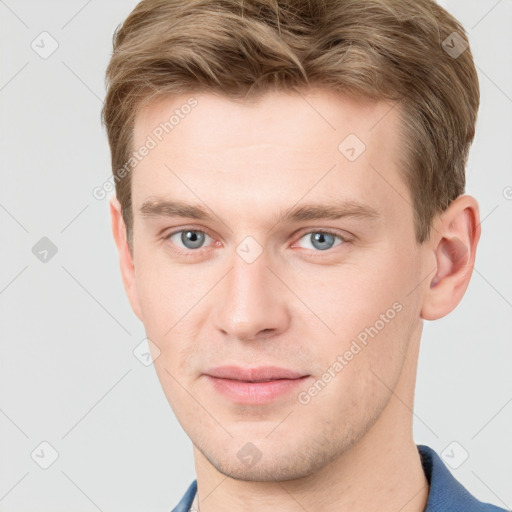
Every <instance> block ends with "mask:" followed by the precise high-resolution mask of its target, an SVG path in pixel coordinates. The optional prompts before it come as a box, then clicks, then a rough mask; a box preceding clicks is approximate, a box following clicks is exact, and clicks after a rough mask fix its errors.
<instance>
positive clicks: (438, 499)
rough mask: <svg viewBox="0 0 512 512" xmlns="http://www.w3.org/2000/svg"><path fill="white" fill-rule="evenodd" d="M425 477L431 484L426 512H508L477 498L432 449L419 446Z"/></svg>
mask: <svg viewBox="0 0 512 512" xmlns="http://www.w3.org/2000/svg"><path fill="white" fill-rule="evenodd" d="M418 452H419V454H420V458H421V463H422V465H423V470H424V471H425V476H426V477H427V480H428V482H429V484H430V491H429V495H428V501H427V507H426V508H425V512H507V511H506V510H505V509H504V508H500V507H497V506H495V505H491V504H490V503H484V502H482V501H479V500H478V499H477V498H475V497H474V496H473V495H472V494H471V493H470V492H469V491H468V490H467V489H466V488H465V487H464V486H463V485H462V484H461V483H460V482H459V481H458V480H457V479H456V478H455V477H454V476H453V475H452V474H451V472H450V470H449V469H448V468H447V467H446V465H445V464H444V462H443V461H442V460H441V458H440V457H439V455H437V453H436V452H435V451H434V450H432V448H430V447H428V446H425V445H418Z"/></svg>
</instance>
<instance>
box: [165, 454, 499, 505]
mask: <svg viewBox="0 0 512 512" xmlns="http://www.w3.org/2000/svg"><path fill="white" fill-rule="evenodd" d="M418 451H419V453H420V458H421V464H422V465H423V471H425V476H426V477H427V480H428V483H429V484H430V490H429V493H428V500H427V507H426V508H425V510H424V512H506V510H505V509H504V508H499V507H496V506H494V505H491V504H490V503H483V502H481V501H478V500H477V499H476V498H475V497H474V496H473V495H471V494H470V493H469V492H468V491H467V490H466V489H465V488H464V487H463V486H462V485H461V484H460V483H459V482H458V481H457V480H456V479H455V477H454V476H453V475H452V474H451V473H450V471H449V469H448V468H447V467H446V466H445V464H444V462H443V461H442V460H441V458H440V457H439V455H437V453H436V452H435V451H434V450H432V448H429V447H428V446H425V445H421V444H420V445H418ZM196 492H197V480H194V481H193V482H192V483H191V484H190V486H189V488H188V489H187V492H186V493H185V495H184V496H183V498H181V501H180V502H179V503H178V505H176V507H175V508H174V509H173V510H172V511H171V512H188V510H189V508H190V505H191V504H192V501H193V500H194V497H195V495H196Z"/></svg>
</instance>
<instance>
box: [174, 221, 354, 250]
mask: <svg viewBox="0 0 512 512" xmlns="http://www.w3.org/2000/svg"><path fill="white" fill-rule="evenodd" d="M184 231H195V232H197V233H203V234H205V235H208V236H209V237H210V238H212V239H213V236H212V235H210V234H209V233H208V231H205V230H203V229H195V228H192V227H185V228H181V229H178V230H176V231H172V232H171V233H169V234H168V235H166V236H165V237H164V238H165V240H169V239H170V238H171V237H172V236H173V235H176V234H178V233H182V232H184ZM313 233H322V234H323V235H331V236H333V237H335V238H338V239H340V240H341V241H342V243H341V244H337V245H336V246H334V247H338V246H339V245H344V244H346V243H348V242H350V239H348V238H345V237H343V236H341V235H340V234H339V233H337V232H335V231H331V230H329V229H317V230H310V231H305V232H303V233H301V235H300V236H299V238H298V239H297V240H300V239H301V238H303V237H304V236H305V235H311V234H313ZM334 247H331V248H330V249H326V250H325V251H319V250H316V251H315V250H313V249H305V250H306V251H312V256H313V257H318V256H320V257H321V255H322V254H323V253H329V252H332V250H333V249H334ZM203 249H206V247H200V248H199V249H181V248H179V249H178V252H179V253H180V254H182V255H184V256H186V257H193V256H195V255H197V254H200V253H202V252H203Z"/></svg>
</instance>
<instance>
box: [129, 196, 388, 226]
mask: <svg viewBox="0 0 512 512" xmlns="http://www.w3.org/2000/svg"><path fill="white" fill-rule="evenodd" d="M139 211H140V213H141V215H142V216H143V217H186V218H190V219H197V220H212V219H213V217H216V215H212V214H211V213H210V212H209V211H208V209H207V208H204V207H203V206H201V205H199V204H188V203H185V202H182V201H179V200H175V201H169V200H164V199H149V200H147V201H145V202H144V203H143V204H142V206H141V208H140V210H139ZM343 217H353V218H358V219H369V220H371V219H378V218H380V217H381V214H380V213H379V212H378V211H377V210H376V209H375V208H373V207H372V206H370V205H368V204H365V203H361V202H359V201H354V200H349V201H340V202H337V203H321V204H315V203H307V204H302V205H297V206H292V207H291V208H288V209H287V210H284V211H282V212H280V213H279V214H278V216H277V218H276V220H275V223H276V224H277V223H286V222H301V221H306V220H325V219H332V220H336V219H341V218H343Z"/></svg>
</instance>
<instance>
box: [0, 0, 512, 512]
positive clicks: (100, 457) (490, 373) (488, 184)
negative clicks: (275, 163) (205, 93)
mask: <svg viewBox="0 0 512 512" xmlns="http://www.w3.org/2000/svg"><path fill="white" fill-rule="evenodd" d="M135 5H136V1H134V0H133V1H132V0H122V1H121V0H115V1H114V0H109V1H108V2H105V1H102V2H100V1H99V0H89V1H85V0H72V1H70V0H67V1H63V0H61V1H57V0H55V1H41V0H37V1H35V0H33V1H29V0H6V1H2V0H0V27H1V28H0V34H1V42H0V58H1V66H0V73H1V75H0V102H1V106H0V108H1V119H0V123H1V124H0V162H1V172H2V174H1V188H0V226H1V230H2V231H1V234H2V241H1V244H0V251H1V253H0V254H1V266H0V308H1V315H2V316H1V323H0V333H1V341H2V345H1V349H2V352H1V358H0V365H1V366H0V378H1V410H0V438H1V443H2V446H1V453H2V456H1V457H0V511H2V512H15V511H16V512H19V511H22V510H31V511H32V512H43V511H52V512H60V511H66V512H67V511H69V510H74V511H84V512H85V511H95V510H101V511H109V510H123V511H125V512H131V511H139V510H152V511H162V512H163V511H169V510H171V509H172V508H173V507H174V505H175V504H176V503H177V501H178V500H179V499H180V498H181V496H182V495H183V493H184V492H185V490H186V488H187V487H188V485H189V484H190V482H191V481H192V480H193V479H194V478H195V473H194V466H193V459H192V445H191V443H190V440H189V439H188V437H187V436H186V435H185V434H184V432H183V430H182V429H181V427H180V425H179V423H178V422H177V420H176V418H175V416H174V414H173V412H172V410H171V409H170V407H169V405H168V403H167V400H166V398H165V396H164V394H163V392H162V390H161V387H160V384H159V382H158V380H157V377H156V374H155V372H154V370H153V368H152V367H151V366H149V367H146V366H144V365H143V364H141V363H140V362H139V360H137V359H136V358H135V357H134V355H133V353H132V351H133V350H134V348H135V347H136V346H138V345H139V344H140V342H141V341H142V340H143V339H144V337H145V333H144V329H143V326H142V325H141V324H140V323H139V321H138V319H137V318H136V317H135V315H134V314H133V313H132V311H131V309H130V306H129V303H128V300H127V299H126V297H125V294H124V290H123V286H122V282H121V277H120V271H119V267H118V257H117V253H116V249H115V245H114V242H113V239H112V236H111V231H110V219H109V216H108V201H107V199H104V200H102V201H99V200H96V199H95V198H93V196H92V190H93V188H94V187H95V186H97V185H101V184H102V183H103V182H104V181H105V180H106V179H107V178H108V177H109V176H110V174H111V170H110V167H109V152H108V146H107V140H106V135H105V133H104V130H103V129H102V127H101V125H100V108H101V104H102V99H103V97H104V81H103V80H104V71H105V67H106V65H107V62H108V59H109V55H110V52H111V40H112V34H113V31H114V29H115V28H116V26H117V25H118V24H119V23H120V22H121V21H122V20H123V19H124V18H125V17H126V16H127V15H128V13H129V12H130V11H131V9H132V8H133V7H134V6H135ZM443 5H444V6H445V7H447V8H448V10H449V11H450V12H452V13H453V14H455V16H456V17H458V18H459V20H460V21H461V22H462V23H463V24H464V26H465V27H466V28H467V30H468V31H469V37H470V41H471V44H472V50H473V52H474V55H475V60H476V65H477V67H478V71H479V76H480V84H481V93H482V99H481V109H480V117H479V122H478V127H477V136H476V140H475V143H474V146H473V148H472V152H471V156H470V162H469V166H468V187H467V192H468V193H470V194H472V195H474V196H475V197H476V198H477V199H478V201H479V203H480V208H481V217H482V219H483V224H482V229H483V235H482V239H481V242H480V246H479V249H478V255H477V260H476V265H475V267H476V268H475V272H474V274H473V278H472V281H471V284H470V286H469V289H468V291H467V293H466V295H465V297H464V299H463V300H462V303H461V304H460V305H459V307H458V308H457V309H456V310H455V311H454V312H453V313H452V314H450V315H448V316H447V317H445V318H443V319H441V320H438V321H436V322H430V323H428V325H426V326H425V330H424V335H423V341H422V349H421V355H420V362H419V372H418V382H417V393H416V404H415V417H414V434H415V439H416V442H417V443H424V444H428V445H430V446H432V447H433V448H434V449H436V450H437V452H438V453H439V454H441V453H446V454H447V458H446V460H449V459H450V457H451V459H452V461H453V462H452V465H456V464H457V463H459V462H460V461H461V460H462V459H463V457H464V455H465V453H466V452H467V453H468V454H469V457H468V458H467V460H466V461H464V462H463V463H462V465H460V467H458V468H457V469H453V473H454V474H455V475H456V477H457V478H458V479H459V480H460V481H461V482H462V483H463V484H464V485H465V486H466V487H467V488H468V489H469V490H470V491H471V492H472V493H474V494H475V495H476V496H477V497H479V498H480V499H481V500H484V501H489V502H492V503H495V504H497V505H499V506H502V507H506V508H510V507H512V485H511V482H512V443H511V433H512V382H511V377H510V376H511V373H512V372H511V370H512V343H511V341H512V270H511V261H512V229H511V228H512V199H511V198H512V188H511V187H512V173H511V164H512V158H511V151H510V149H511V145H512V140H511V135H512V65H511V59H510V54H511V49H512V30H511V29H512V26H511V25H512V23H511V20H512V2H511V1H510V0H501V1H496V0H472V1H468V0H456V1H455V0H453V1H446V2H443ZM43 31H46V32H48V33H49V34H51V38H53V39H54V40H55V41H57V43H58V45H59V46H58V48H57V50H56V51H55V52H54V53H53V54H52V55H51V56H49V57H48V58H46V59H43V58H41V57H40V55H39V54H38V53H36V51H34V50H33V49H32V47H31V43H32V41H34V40H35V43H34V45H39V46H38V47H37V48H38V51H39V52H43V51H49V50H50V49H51V44H52V41H51V39H50V38H49V37H48V36H40V34H41V32H43ZM41 38H46V39H44V40H43V42H41V41H42V39H41ZM43 237H47V238H49V239H50V240H51V241H52V243H53V244H55V246H56V247H57V250H58V252H57V253H56V254H55V255H54V256H53V257H51V258H49V256H48V259H49V261H47V262H46V263H43V262H41V261H40V260H39V259H38V258H36V256H35V255H34V254H33V252H32V248H33V247H34V245H35V244H36V243H37V242H38V241H39V240H40V239H41V238H43ZM43 441H46V442H48V443H50V444H51V445H52V446H53V447H54V448H55V450H57V452H58V455H59V456H58V459H57V460H56V461H55V462H54V463H53V464H52V465H51V466H50V467H49V468H48V469H42V468H41V467H40V466H39V465H38V464H37V463H36V462H35V461H34V460H33V458H31V453H33V452H34V450H35V454H34V459H35V460H37V461H38V462H39V463H44V459H45V458H46V461H47V462H48V461H50V459H49V458H48V457H49V456H51V450H50V449H48V448H45V446H44V445H43V446H42V447H41V446H40V443H41V442H43ZM453 442H455V443H456V444H451V443H453ZM447 447H448V449H447ZM41 449H43V452H44V456H43V455H42V454H43V452H41ZM446 449H447V451H445V450H446Z"/></svg>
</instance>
